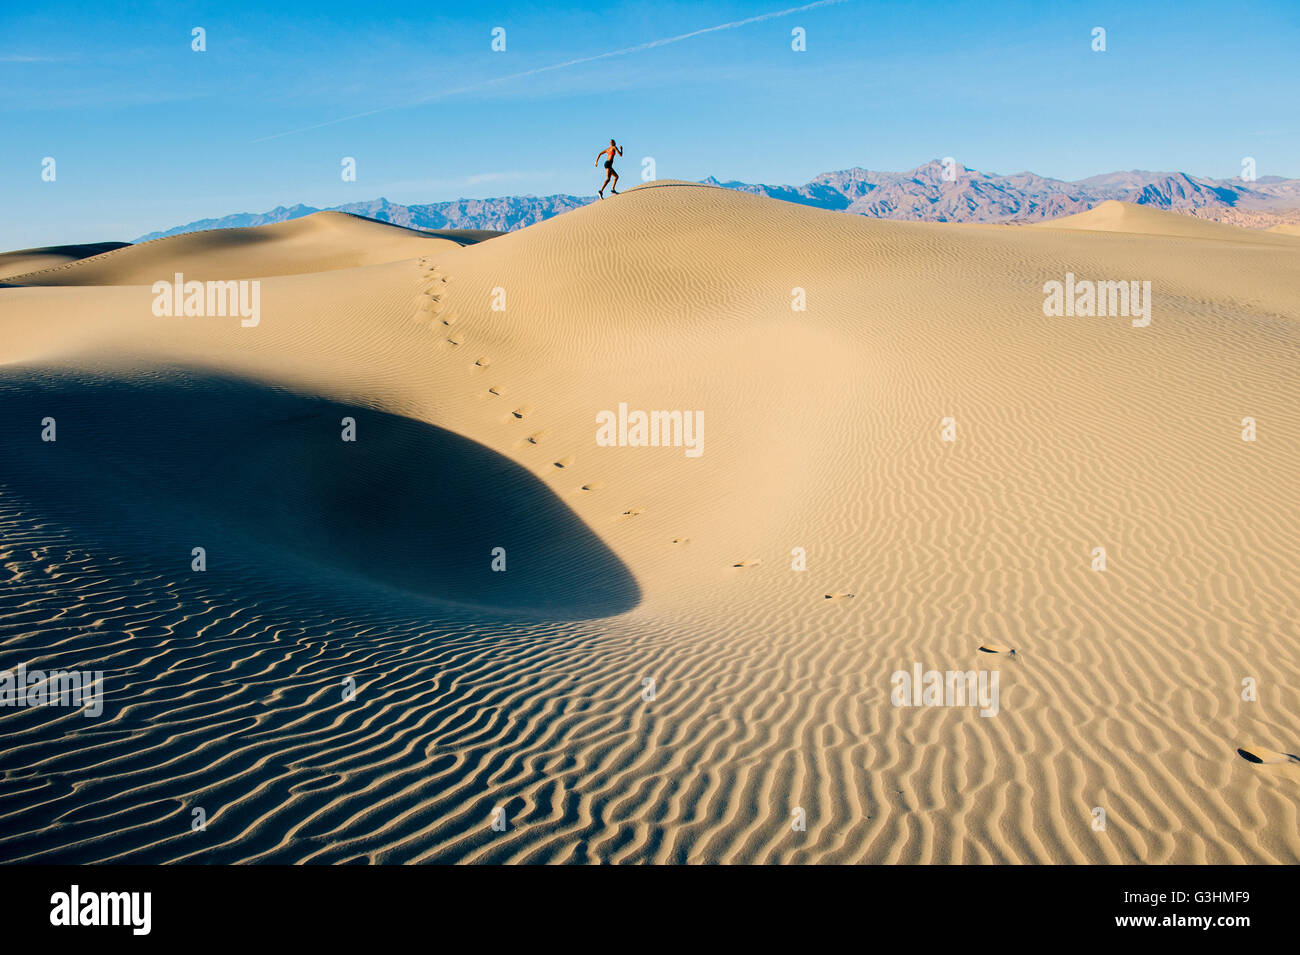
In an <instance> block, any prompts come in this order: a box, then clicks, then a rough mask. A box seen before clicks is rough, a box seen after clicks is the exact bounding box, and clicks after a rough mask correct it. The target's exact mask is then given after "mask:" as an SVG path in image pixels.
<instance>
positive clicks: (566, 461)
mask: <svg viewBox="0 0 1300 955" xmlns="http://www.w3.org/2000/svg"><path fill="white" fill-rule="evenodd" d="M555 466H556V467H557V468H571V467H573V455H572V454H566V455H565V456H564V457H562V458H560V460H558V461H556V462H555Z"/></svg>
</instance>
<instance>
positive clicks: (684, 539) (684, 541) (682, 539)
mask: <svg viewBox="0 0 1300 955" xmlns="http://www.w3.org/2000/svg"><path fill="white" fill-rule="evenodd" d="M690 542H691V539H690V538H689V537H674V538H673V543H674V544H689V543H690Z"/></svg>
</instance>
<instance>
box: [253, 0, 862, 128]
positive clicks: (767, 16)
mask: <svg viewBox="0 0 1300 955" xmlns="http://www.w3.org/2000/svg"><path fill="white" fill-rule="evenodd" d="M844 2H846V0H816V2H814V3H805V4H804V5H803V6H799V7H790V8H789V9H786V10H774V11H773V12H771V13H760V14H759V15H758V16H753V17H746V18H745V19H743V20H732V21H731V22H730V23H719V24H718V25H717V26H712V27H703V28H702V29H699V30H692V31H691V32H690V33H681V34H678V35H677V36H670V37H664V38H663V39H660V40H650V41H648V42H646V43H638V44H637V45H636V46H627V47H624V48H623V49H621V50H610V51H609V52H608V53H597V54H595V55H594V56H582V57H578V58H577V59H576V60H565V61H564V62H563V63H552V64H551V65H550V66H539V67H537V68H536V69H531V70H524V71H523V72H522V73H511V74H509V75H508V76H498V77H496V78H495V79H491V80H483V81H482V82H479V83H471V84H470V85H468V86H459V87H456V88H455V89H450V90H442V91H441V92H438V93H431V94H430V95H428V96H424V97H421V98H420V99H417V100H412V101H411V102H409V103H401V104H397V105H394V106H380V107H379V108H378V109H369V110H366V111H365V112H364V113H353V114H352V115H351V116H340V117H339V118H338V119H330V120H326V121H325V122H323V123H316V124H314V125H312V126H303V127H301V128H299V129H290V130H286V131H285V132H283V133H273V134H272V135H270V136H263V137H261V138H260V139H254V140H253V142H255V143H264V142H267V141H268V140H272V139H279V138H281V137H282V136H292V135H294V134H296V133H305V132H309V131H310V130H313V129H322V128H324V127H326V126H335V125H337V124H339V123H346V122H348V121H350V120H354V119H361V118H363V117H365V116H374V115H375V114H376V113H386V112H388V111H390V110H394V109H404V108H408V107H411V106H419V105H421V104H423V103H428V102H431V101H433V100H436V99H445V98H446V97H448V96H457V95H459V94H461V93H469V92H473V91H474V90H478V89H483V88H484V87H487V86H494V85H496V84H498V83H506V82H509V81H510V80H518V79H523V78H524V77H527V76H537V75H538V74H539V73H551V72H554V71H555V70H565V69H568V68H569V67H572V66H580V65H582V64H583V63H594V62H596V61H597V60H607V59H609V58H611V57H615V56H627V55H629V54H632V53H641V52H644V51H645V50H653V49H655V48H656V47H661V46H668V45H669V44H670V43H681V42H682V41H683V40H690V39H694V38H695V37H697V36H703V35H704V34H706V33H717V32H718V31H720V30H734V29H736V28H737V27H744V26H749V25H750V24H751V23H761V22H763V21H764V20H774V19H776V18H777V17H786V16H789V15H790V14H792V13H803V12H804V11H805V10H815V9H817V8H818V7H829V6H831V5H833V4H837V3H844Z"/></svg>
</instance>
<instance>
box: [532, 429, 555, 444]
mask: <svg viewBox="0 0 1300 955" xmlns="http://www.w3.org/2000/svg"><path fill="white" fill-rule="evenodd" d="M548 434H550V432H549V431H538V432H537V433H536V434H530V435H529V436H528V443H529V444H541V443H542V439H543V438H545V437H546V436H547V435H548Z"/></svg>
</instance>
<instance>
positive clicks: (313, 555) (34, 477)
mask: <svg viewBox="0 0 1300 955" xmlns="http://www.w3.org/2000/svg"><path fill="white" fill-rule="evenodd" d="M50 418H52V419H54V427H55V429H56V432H55V434H56V440H55V441H53V442H46V441H42V439H41V432H42V428H43V424H42V423H43V422H45V421H46V419H50ZM349 422H351V424H352V427H353V428H354V429H355V440H344V433H345V429H347V428H348V426H349ZM0 485H3V486H4V487H6V488H9V489H11V490H14V491H17V492H18V493H20V494H21V495H22V497H23V499H24V500H25V501H29V502H32V506H34V507H37V508H39V510H40V512H41V513H42V514H43V515H50V516H51V517H55V518H57V519H58V520H60V521H62V522H64V523H67V524H69V525H75V526H79V527H85V528H87V534H88V535H89V536H93V537H94V538H95V539H96V540H98V541H99V542H100V543H101V546H110V547H111V546H114V542H122V541H127V540H137V539H138V540H139V541H140V542H141V543H139V544H137V545H134V546H144V547H146V548H152V549H157V550H159V551H160V553H159V554H158V557H159V559H160V560H163V561H164V562H165V563H171V562H176V566H177V567H178V570H177V571H176V572H177V574H184V573H187V572H189V570H190V552H191V548H192V547H193V546H206V547H207V561H208V566H209V569H210V570H211V569H215V568H220V567H221V566H222V565H223V563H227V562H229V561H230V560H231V559H233V558H237V559H238V560H239V561H240V562H241V563H242V564H252V565H255V566H267V567H270V568H272V569H273V568H275V567H277V566H285V565H288V564H295V565H302V564H305V565H311V566H316V567H319V568H322V569H324V570H327V571H329V572H330V573H331V574H332V575H333V577H332V579H333V580H337V575H338V573H339V572H342V573H343V574H346V575H350V576H356V577H360V578H364V579H365V580H367V581H369V582H372V583H376V584H380V585H384V586H387V587H393V588H398V589H400V590H402V591H406V592H409V593H412V594H416V595H421V596H425V597H432V598H436V599H438V600H441V601H450V602H453V603H456V604H460V605H466V606H471V607H477V608H484V609H494V610H505V611H517V612H520V613H525V614H528V615H538V616H543V617H547V618H555V617H560V618H563V619H588V618H593V617H603V616H609V615H612V614H617V613H621V612H623V611H626V610H629V609H631V608H632V607H634V606H636V604H637V603H638V602H639V600H640V590H639V588H638V586H637V584H636V582H635V580H634V579H633V577H632V575H631V573H630V571H629V570H628V568H627V567H626V566H624V564H623V563H622V562H621V561H620V560H619V559H618V558H617V557H616V556H615V555H614V553H613V552H612V551H610V550H609V548H608V547H606V546H605V544H604V543H603V542H602V541H601V540H600V539H599V538H598V537H597V536H596V535H595V534H594V533H592V531H591V530H590V529H589V528H588V527H587V526H586V525H585V524H584V523H583V522H582V521H581V520H580V519H579V518H578V517H577V515H575V514H574V513H573V511H572V510H570V508H569V507H568V506H567V505H566V504H565V503H564V502H563V501H562V500H561V499H560V497H558V496H557V495H556V493H555V492H553V491H552V490H551V488H550V487H549V486H547V485H546V484H545V483H543V482H542V481H541V480H539V479H538V478H537V477H534V476H533V475H532V474H531V473H529V472H528V471H527V470H525V469H524V468H522V467H520V466H518V465H517V464H515V463H514V462H513V461H511V460H509V459H508V458H505V457H503V456H502V455H500V454H498V453H496V452H495V451H492V450H491V449H489V448H486V447H484V446H482V445H480V444H478V443H476V442H474V441H471V440H469V439H467V438H464V437H462V436H460V435H458V434H455V433H453V432H450V431H447V430H445V429H442V428H438V427H435V426H433V425H429V424H426V423H423V422H420V421H415V420H412V419H409V418H405V417H402V416H399V415H394V414H389V413H385V412H381V411H375V410H372V409H369V408H365V407H360V406H354V405H349V404H344V403H340V402H336V401H329V400H325V399H321V398H317V397H309V396H304V395H299V394H292V393H289V392H285V391H280V390H276V389H273V388H269V387H267V386H264V385H260V384H254V383H250V382H246V381H241V380H236V379H230V378H224V377H217V376H207V375H205V376H198V377H196V376H195V375H193V374H188V373H187V374H184V375H176V376H169V377H154V378H151V379H139V380H130V381H123V380H117V379H92V380H87V379H86V378H85V377H84V376H78V377H75V378H74V377H72V376H70V375H65V374H60V373H58V372H39V373H32V372H30V371H28V372H24V373H22V374H21V375H14V374H12V373H11V374H8V375H5V376H3V377H0ZM124 525H125V526H124ZM208 541H211V542H212V543H211V544H208V543H207V542H208ZM122 546H126V545H125V544H122ZM232 548H233V549H234V551H235V553H233V554H232V553H231V549H232ZM496 548H501V549H502V550H500V551H497V550H496ZM494 564H495V566H496V567H497V568H500V567H502V566H504V568H505V569H504V570H500V569H493V568H494ZM271 572H272V573H273V572H274V571H273V570H272V571H271ZM209 579H211V578H209Z"/></svg>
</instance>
